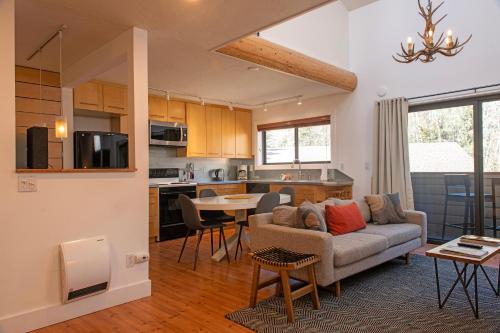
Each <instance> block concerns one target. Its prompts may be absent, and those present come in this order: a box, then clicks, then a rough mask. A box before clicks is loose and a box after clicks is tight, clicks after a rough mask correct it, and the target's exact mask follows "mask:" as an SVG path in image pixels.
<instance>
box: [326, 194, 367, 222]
mask: <svg viewBox="0 0 500 333" xmlns="http://www.w3.org/2000/svg"><path fill="white" fill-rule="evenodd" d="M327 201H331V202H333V204H334V205H335V206H345V205H350V204H352V203H353V202H354V203H356V205H358V208H359V211H360V212H361V215H363V219H364V220H365V222H370V221H371V219H372V214H371V212H370V207H369V206H368V204H367V203H366V201H365V200H364V199H362V200H342V199H337V198H330V199H328V200H327Z"/></svg>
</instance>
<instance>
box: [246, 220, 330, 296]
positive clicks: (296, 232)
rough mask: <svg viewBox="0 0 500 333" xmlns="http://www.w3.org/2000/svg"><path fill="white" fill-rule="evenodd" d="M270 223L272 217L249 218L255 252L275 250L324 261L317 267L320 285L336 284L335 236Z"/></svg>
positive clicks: (251, 245)
mask: <svg viewBox="0 0 500 333" xmlns="http://www.w3.org/2000/svg"><path fill="white" fill-rule="evenodd" d="M271 222H272V214H260V215H254V216H251V217H250V218H249V223H250V237H251V240H250V248H251V249H252V251H255V250H258V249H262V248H266V247H270V246H275V247H281V248H284V249H287V250H291V251H296V252H301V253H310V254H316V255H318V256H319V257H320V258H321V261H320V262H319V263H317V264H316V266H315V267H316V275H317V280H318V284H319V285H321V286H328V285H330V284H332V283H333V282H335V281H334V280H333V276H334V275H333V236H332V235H331V234H330V233H327V232H321V231H314V230H306V229H297V228H291V227H285V226H280V225H275V224H272V223H271Z"/></svg>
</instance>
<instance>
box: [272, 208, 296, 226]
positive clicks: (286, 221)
mask: <svg viewBox="0 0 500 333" xmlns="http://www.w3.org/2000/svg"><path fill="white" fill-rule="evenodd" d="M296 216H297V207H290V206H278V207H274V208H273V224H276V225H281V226H285V227H291V228H296V227H297V225H296V224H297V217H296Z"/></svg>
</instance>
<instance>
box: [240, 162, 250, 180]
mask: <svg viewBox="0 0 500 333" xmlns="http://www.w3.org/2000/svg"><path fill="white" fill-rule="evenodd" d="M238 179H239V180H247V179H248V165H246V164H241V165H238Z"/></svg>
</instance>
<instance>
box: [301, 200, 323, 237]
mask: <svg viewBox="0 0 500 333" xmlns="http://www.w3.org/2000/svg"><path fill="white" fill-rule="evenodd" d="M296 225H297V227H298V228H301V227H302V228H304V229H311V230H318V231H324V232H326V231H327V229H326V222H325V216H324V215H323V213H322V212H321V210H320V209H319V208H318V207H317V206H315V205H313V204H312V203H311V202H309V201H304V202H303V203H302V204H301V205H300V206H299V208H298V209H297V223H296Z"/></svg>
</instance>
